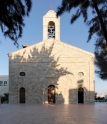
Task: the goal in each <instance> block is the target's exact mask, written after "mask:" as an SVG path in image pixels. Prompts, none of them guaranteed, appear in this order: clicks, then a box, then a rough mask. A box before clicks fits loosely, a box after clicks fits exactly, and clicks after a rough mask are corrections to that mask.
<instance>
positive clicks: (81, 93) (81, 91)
mask: <svg viewBox="0 0 107 124" xmlns="http://www.w3.org/2000/svg"><path fill="white" fill-rule="evenodd" d="M78 103H84V89H83V88H82V87H80V88H79V89H78Z"/></svg>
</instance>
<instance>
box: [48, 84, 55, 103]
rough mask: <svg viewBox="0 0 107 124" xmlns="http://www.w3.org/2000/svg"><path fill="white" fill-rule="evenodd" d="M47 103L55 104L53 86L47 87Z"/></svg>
mask: <svg viewBox="0 0 107 124" xmlns="http://www.w3.org/2000/svg"><path fill="white" fill-rule="evenodd" d="M48 103H49V104H54V103H55V86H54V85H50V86H49V87H48Z"/></svg>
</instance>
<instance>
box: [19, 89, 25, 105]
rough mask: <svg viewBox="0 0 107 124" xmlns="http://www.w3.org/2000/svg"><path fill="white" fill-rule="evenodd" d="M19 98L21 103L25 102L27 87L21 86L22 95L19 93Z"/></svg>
mask: <svg viewBox="0 0 107 124" xmlns="http://www.w3.org/2000/svg"><path fill="white" fill-rule="evenodd" d="M19 98H20V103H25V88H23V87H22V88H20V95H19Z"/></svg>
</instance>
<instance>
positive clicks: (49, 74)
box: [14, 43, 72, 103]
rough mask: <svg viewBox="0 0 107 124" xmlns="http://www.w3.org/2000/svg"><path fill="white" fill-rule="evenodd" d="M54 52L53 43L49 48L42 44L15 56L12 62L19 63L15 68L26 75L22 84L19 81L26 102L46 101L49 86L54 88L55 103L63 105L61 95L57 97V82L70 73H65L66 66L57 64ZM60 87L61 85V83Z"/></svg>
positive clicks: (57, 59)
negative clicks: (25, 92)
mask: <svg viewBox="0 0 107 124" xmlns="http://www.w3.org/2000/svg"><path fill="white" fill-rule="evenodd" d="M36 47H37V48H36ZM54 51H55V48H54V43H52V44H51V45H50V46H46V44H45V43H44V44H42V45H39V46H35V45H34V46H32V47H27V48H24V50H23V51H22V52H23V53H21V54H20V53H19V54H17V55H16V56H15V59H14V62H15V63H20V64H19V65H18V66H17V69H18V71H19V72H20V70H21V71H23V72H25V74H26V75H25V76H24V77H23V82H22V81H21V79H20V82H22V83H23V87H25V89H26V91H27V101H30V102H31V103H43V102H45V101H48V95H49V93H48V86H49V85H53V86H55V92H54V95H55V99H56V100H55V101H56V102H57V103H64V97H63V95H62V94H61V93H60V94H59V95H58V92H59V91H58V90H59V86H58V81H59V78H60V77H62V76H65V75H68V74H70V75H72V73H71V72H69V71H67V69H66V66H63V67H62V64H61V63H60V62H59V59H60V57H58V55H56V54H55V52H54ZM14 72H15V71H14ZM15 73H18V72H15ZM16 75H17V74H16ZM17 78H18V79H19V77H18V76H16V79H17ZM61 85H63V82H62V84H61ZM20 86H21V85H20ZM51 95H52V93H51ZM30 96H32V97H30ZM48 102H49V101H48Z"/></svg>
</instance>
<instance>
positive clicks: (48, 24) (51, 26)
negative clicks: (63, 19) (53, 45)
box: [43, 10, 60, 40]
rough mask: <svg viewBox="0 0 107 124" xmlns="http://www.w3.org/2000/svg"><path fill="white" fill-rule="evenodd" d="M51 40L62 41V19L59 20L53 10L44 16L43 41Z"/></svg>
mask: <svg viewBox="0 0 107 124" xmlns="http://www.w3.org/2000/svg"><path fill="white" fill-rule="evenodd" d="M50 38H54V39H56V40H60V17H58V18H57V17H56V12H55V11H53V10H49V11H48V12H47V13H46V15H44V16H43V40H47V39H50Z"/></svg>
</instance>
